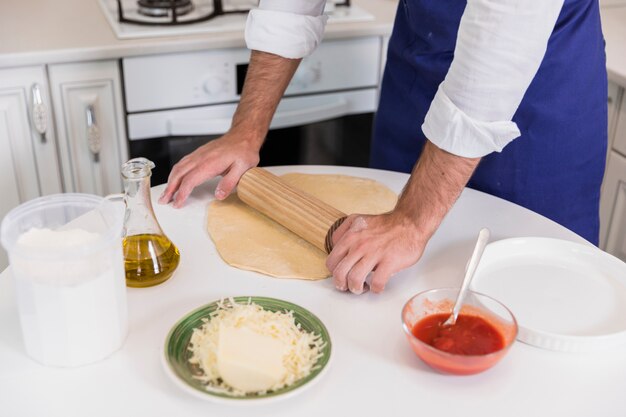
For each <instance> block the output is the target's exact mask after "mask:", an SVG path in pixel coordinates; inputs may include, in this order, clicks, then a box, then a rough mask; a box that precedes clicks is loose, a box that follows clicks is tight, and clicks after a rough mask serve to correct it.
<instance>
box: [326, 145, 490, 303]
mask: <svg viewBox="0 0 626 417" xmlns="http://www.w3.org/2000/svg"><path fill="white" fill-rule="evenodd" d="M479 161H480V158H463V157H460V156H456V155H453V154H451V153H448V152H446V151H444V150H441V149H439V148H438V147H437V146H435V145H433V144H432V143H431V142H429V141H427V142H426V145H425V146H424V150H423V151H422V154H421V156H420V159H419V161H417V164H415V167H414V168H413V172H412V173H411V177H410V178H409V181H408V182H407V184H406V186H405V187H404V190H403V191H402V195H401V196H400V198H399V200H398V204H397V205H396V207H395V208H394V209H393V211H392V212H390V213H387V214H381V215H378V216H365V215H352V216H349V217H348V218H347V219H346V220H345V221H344V222H343V224H342V225H341V226H340V227H339V228H338V229H337V230H336V231H335V233H334V234H333V244H334V246H333V250H332V252H331V253H330V255H328V259H327V261H326V266H327V267H328V270H329V271H330V272H331V273H332V275H333V277H334V280H335V286H336V287H337V289H338V290H340V291H346V290H350V292H352V293H354V294H361V293H362V292H363V286H364V283H365V278H366V277H367V276H368V274H369V273H370V272H373V274H372V277H371V280H370V282H371V288H372V291H373V292H377V293H378V292H381V291H382V290H383V289H384V288H385V285H386V284H387V281H389V278H390V277H391V275H393V274H395V273H396V272H399V271H400V270H402V269H404V268H408V267H409V266H411V265H413V264H414V263H416V262H417V261H418V260H419V259H420V258H421V256H422V253H423V252H424V248H425V247H426V244H427V243H428V241H429V240H430V238H431V236H432V235H433V234H434V233H435V231H436V230H437V228H438V227H439V224H440V223H441V221H442V220H443V218H444V217H445V215H446V214H447V213H448V210H450V208H451V207H452V205H453V204H454V202H455V201H456V199H457V198H458V197H459V195H460V194H461V191H463V187H465V184H467V181H468V180H469V178H470V177H471V175H472V173H473V172H474V169H475V168H476V166H477V165H478V162H479Z"/></svg>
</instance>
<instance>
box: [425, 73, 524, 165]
mask: <svg viewBox="0 0 626 417" xmlns="http://www.w3.org/2000/svg"><path fill="white" fill-rule="evenodd" d="M422 131H423V132H424V135H426V137H427V138H428V140H430V141H431V142H432V143H433V144H435V145H437V147H439V148H440V149H443V150H444V151H447V152H450V153H451V154H454V155H458V156H463V157H465V158H479V157H482V156H485V155H487V154H490V153H492V152H500V151H502V149H503V148H504V147H505V146H506V145H507V144H508V143H509V142H511V141H512V140H513V139H515V138H517V137H519V136H520V134H521V133H520V131H519V129H518V127H517V124H516V123H515V122H512V121H495V122H484V121H481V120H477V119H474V118H472V117H470V116H468V115H467V114H465V113H464V112H463V111H462V110H461V109H459V108H458V107H457V106H456V105H454V103H453V102H452V100H450V98H449V97H448V95H447V94H446V93H445V91H444V90H443V88H442V87H441V85H439V89H438V90H437V94H435V98H434V99H433V101H432V103H430V108H429V109H428V113H426V119H425V120H424V124H423V125H422Z"/></svg>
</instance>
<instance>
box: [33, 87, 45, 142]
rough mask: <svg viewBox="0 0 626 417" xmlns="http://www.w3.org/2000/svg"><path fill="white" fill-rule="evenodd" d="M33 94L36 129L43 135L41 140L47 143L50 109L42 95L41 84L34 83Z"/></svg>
mask: <svg viewBox="0 0 626 417" xmlns="http://www.w3.org/2000/svg"><path fill="white" fill-rule="evenodd" d="M31 96H32V102H33V124H34V125H35V130H36V131H37V133H39V135H40V136H41V142H42V143H46V130H48V111H47V110H46V105H45V104H44V102H43V98H42V97H41V87H40V86H39V84H36V83H35V84H33V86H32V87H31Z"/></svg>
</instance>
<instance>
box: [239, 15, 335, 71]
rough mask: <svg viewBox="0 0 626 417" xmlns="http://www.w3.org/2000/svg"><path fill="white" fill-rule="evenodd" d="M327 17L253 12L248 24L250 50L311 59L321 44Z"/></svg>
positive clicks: (247, 42)
mask: <svg viewBox="0 0 626 417" xmlns="http://www.w3.org/2000/svg"><path fill="white" fill-rule="evenodd" d="M327 20H328V16H326V15H321V16H307V15H300V14H295V13H287V12H278V11H274V10H263V9H253V10H251V11H250V13H249V14H248V21H247V22H246V45H247V46H248V49H253V50H256V51H263V52H269V53H272V54H275V55H280V56H282V57H284V58H290V59H297V58H303V57H305V56H307V55H310V54H311V53H312V52H313V51H314V50H315V48H317V45H319V44H320V42H321V41H322V36H323V35H324V28H325V27H326V21H327Z"/></svg>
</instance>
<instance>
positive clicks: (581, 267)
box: [471, 237, 626, 352]
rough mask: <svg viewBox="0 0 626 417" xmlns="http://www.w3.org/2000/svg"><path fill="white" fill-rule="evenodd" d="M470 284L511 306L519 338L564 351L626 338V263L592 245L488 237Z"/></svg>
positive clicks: (605, 346)
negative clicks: (489, 240) (487, 243)
mask: <svg viewBox="0 0 626 417" xmlns="http://www.w3.org/2000/svg"><path fill="white" fill-rule="evenodd" d="M471 286H472V289H473V290H475V291H478V292H482V293H484V294H487V295H490V296H491V297H493V298H495V299H497V300H498V301H500V302H502V303H503V304H504V305H506V306H507V307H508V308H509V309H510V310H511V311H512V312H513V314H514V315H515V317H516V319H517V321H518V324H519V334H518V340H520V341H521V342H524V343H527V344H530V345H533V346H537V347H541V348H545V349H550V350H557V351H565V352H590V351H597V350H604V349H609V348H612V347H616V346H617V345H623V344H626V264H625V263H624V262H622V261H621V260H619V259H618V258H616V257H614V256H612V255H609V254H607V253H605V252H603V251H601V250H600V249H598V248H596V247H595V246H592V245H589V244H580V243H574V242H570V241H565V240H559V239H549V238H533V237H529V238H514V239H505V240H500V241H497V242H493V243H491V244H489V245H488V246H487V248H486V249H485V253H484V255H483V258H482V260H481V262H480V265H479V267H478V270H477V271H476V277H475V278H474V280H473V282H472V285H471Z"/></svg>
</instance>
